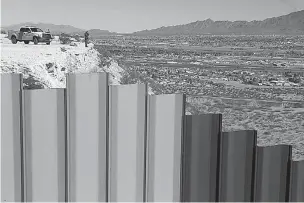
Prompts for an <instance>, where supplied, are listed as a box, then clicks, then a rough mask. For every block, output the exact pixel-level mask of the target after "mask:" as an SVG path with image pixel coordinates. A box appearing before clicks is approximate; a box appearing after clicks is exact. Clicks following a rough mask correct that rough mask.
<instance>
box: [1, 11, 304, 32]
mask: <svg viewBox="0 0 304 203" xmlns="http://www.w3.org/2000/svg"><path fill="white" fill-rule="evenodd" d="M24 25H29V26H36V27H39V28H41V29H43V30H46V29H50V31H51V33H53V34H60V33H67V34H80V35H83V34H84V32H85V31H86V30H84V29H80V28H76V27H73V26H70V25H55V24H48V23H20V24H16V25H11V26H6V27H2V28H1V29H3V30H19V28H20V27H21V26H24ZM88 31H89V33H90V37H92V38H100V37H102V36H107V35H119V33H116V32H110V31H108V30H100V29H91V30H88ZM204 34H213V35H231V34H236V35H239V34H244V35H271V34H277V35H286V34H290V35H304V10H302V11H297V12H293V13H290V14H288V15H283V16H279V17H273V18H267V19H265V20H261V21H258V20H254V21H250V22H248V21H213V20H212V19H210V18H209V19H206V20H204V21H196V22H192V23H188V24H183V25H174V26H167V27H164V26H163V27H160V28H156V29H151V30H142V31H138V32H133V33H131V34H122V33H121V34H120V35H137V36H153V35H156V36H170V35H204Z"/></svg>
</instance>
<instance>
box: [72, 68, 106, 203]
mask: <svg viewBox="0 0 304 203" xmlns="http://www.w3.org/2000/svg"><path fill="white" fill-rule="evenodd" d="M107 111H108V75H107V74H106V73H99V74H69V75H67V112H68V114H67V116H68V118H67V120H68V127H67V128H68V129H67V130H68V174H69V175H68V177H69V178H68V185H69V187H68V188H69V190H68V191H69V192H68V196H69V198H68V199H69V201H71V202H76V201H77V202H79V201H80V202H88V201H93V202H106V201H107V133H108V132H107V131H108V115H107V114H108V113H107Z"/></svg>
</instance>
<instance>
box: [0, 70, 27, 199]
mask: <svg viewBox="0 0 304 203" xmlns="http://www.w3.org/2000/svg"><path fill="white" fill-rule="evenodd" d="M0 80H1V81H0V84H1V88H0V89H1V201H2V202H3V201H7V202H20V201H22V185H21V183H22V175H21V160H22V153H21V151H22V137H21V127H22V126H21V120H20V116H21V97H20V93H21V92H20V90H21V89H22V75H21V74H1V79H0Z"/></svg>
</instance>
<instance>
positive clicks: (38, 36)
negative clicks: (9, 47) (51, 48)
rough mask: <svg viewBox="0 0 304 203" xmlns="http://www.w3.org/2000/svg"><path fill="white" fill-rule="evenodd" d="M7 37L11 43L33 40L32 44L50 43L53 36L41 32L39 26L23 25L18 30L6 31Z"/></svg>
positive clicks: (27, 42) (26, 42)
mask: <svg viewBox="0 0 304 203" xmlns="http://www.w3.org/2000/svg"><path fill="white" fill-rule="evenodd" d="M8 38H9V39H10V40H11V41H12V43H13V44H17V42H24V43H25V44H29V43H30V42H34V44H38V43H46V44H48V45H50V44H51V41H52V39H53V36H52V35H51V34H50V33H48V32H43V30H41V29H40V28H37V27H32V26H24V27H21V28H20V31H19V32H15V31H8Z"/></svg>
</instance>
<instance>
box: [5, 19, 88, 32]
mask: <svg viewBox="0 0 304 203" xmlns="http://www.w3.org/2000/svg"><path fill="white" fill-rule="evenodd" d="M22 26H35V27H39V28H40V29H42V30H46V29H50V31H51V32H52V33H56V34H57V33H62V32H64V33H78V32H84V30H83V29H80V28H76V27H73V26H71V25H54V24H51V23H30V22H25V23H19V24H15V25H10V26H6V27H2V28H1V29H3V30H19V29H20V27H22Z"/></svg>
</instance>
